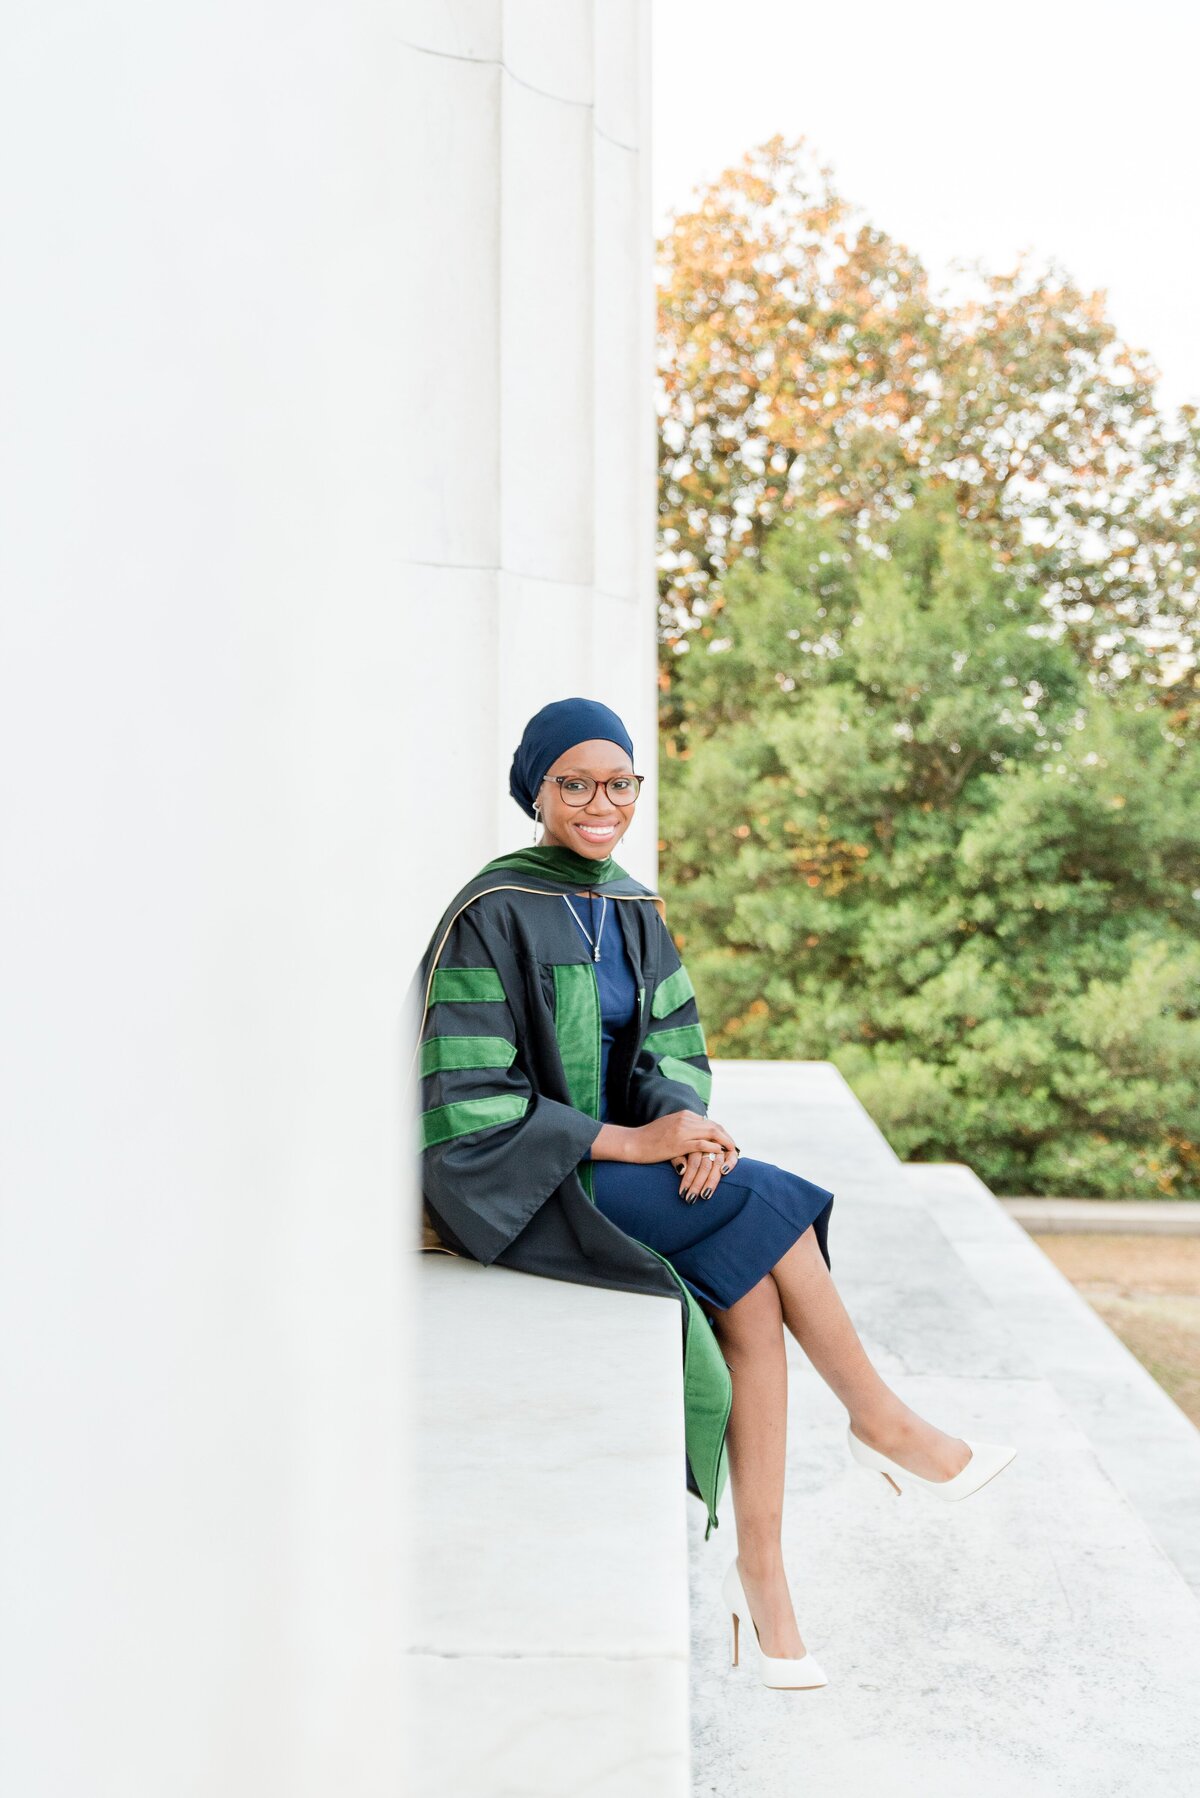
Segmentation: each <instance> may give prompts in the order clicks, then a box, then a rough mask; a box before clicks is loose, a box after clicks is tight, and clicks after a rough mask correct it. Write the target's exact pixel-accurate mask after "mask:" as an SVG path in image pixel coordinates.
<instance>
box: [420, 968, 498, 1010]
mask: <svg viewBox="0 0 1200 1798" xmlns="http://www.w3.org/2000/svg"><path fill="white" fill-rule="evenodd" d="M505 997H506V995H505V991H504V983H503V981H502V980H501V979H500V976H499V974H497V972H496V970H495V968H438V969H437V970H436V971H435V973H434V976H433V986H432V988H431V990H430V994H429V1003H430V1004H431V1005H439V1004H443V1003H445V1002H446V1001H447V1000H450V1001H454V1000H456V999H457V1000H460V1001H465V1002H466V1003H467V1004H474V1003H475V1002H477V1001H478V1000H480V999H496V1000H501V1001H503V1000H504V999H505Z"/></svg>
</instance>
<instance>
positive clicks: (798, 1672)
mask: <svg viewBox="0 0 1200 1798" xmlns="http://www.w3.org/2000/svg"><path fill="white" fill-rule="evenodd" d="M721 1597H722V1598H723V1599H724V1600H725V1608H726V1610H727V1611H729V1612H731V1613H732V1616H733V1665H734V1666H735V1667H736V1666H737V1664H738V1619H739V1618H741V1620H742V1622H743V1623H750V1624H753V1625H754V1639H755V1641H756V1642H757V1643H758V1654H759V1660H760V1662H761V1666H762V1682H763V1685H764V1686H777V1687H785V1686H786V1687H793V1686H827V1685H828V1684H829V1681H828V1679H827V1678H826V1676H825V1674H824V1672H823V1671H822V1669H821V1667H820V1666H819V1665H818V1663H817V1660H816V1657H815V1656H814V1655H811V1654H801V1655H794V1654H793V1655H787V1654H776V1655H772V1654H764V1653H763V1651H762V1641H761V1639H760V1637H759V1634H758V1625H757V1623H755V1622H754V1619H753V1617H752V1616H751V1615H750V1606H749V1604H748V1603H747V1602H746V1594H745V1591H744V1589H743V1587H742V1576H741V1574H740V1573H739V1572H738V1564H737V1557H736V1555H735V1557H734V1559H733V1560H732V1561H731V1562H730V1563H729V1566H728V1568H727V1570H726V1573H725V1578H724V1579H723V1580H722V1581H721Z"/></svg>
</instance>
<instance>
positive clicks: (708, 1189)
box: [700, 1186, 712, 1199]
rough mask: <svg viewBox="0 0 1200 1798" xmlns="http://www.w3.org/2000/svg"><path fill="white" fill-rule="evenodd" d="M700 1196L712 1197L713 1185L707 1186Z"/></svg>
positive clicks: (703, 1197)
mask: <svg viewBox="0 0 1200 1798" xmlns="http://www.w3.org/2000/svg"><path fill="white" fill-rule="evenodd" d="M700 1197H701V1198H702V1199H711V1198H712V1187H711V1186H706V1187H705V1188H704V1191H703V1192H702V1193H701V1194H700Z"/></svg>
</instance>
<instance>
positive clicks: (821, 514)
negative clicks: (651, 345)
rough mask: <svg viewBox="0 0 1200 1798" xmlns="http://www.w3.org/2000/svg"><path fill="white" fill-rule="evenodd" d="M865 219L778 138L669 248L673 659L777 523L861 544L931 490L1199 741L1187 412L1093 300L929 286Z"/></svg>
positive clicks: (665, 255) (1197, 488) (1195, 463)
mask: <svg viewBox="0 0 1200 1798" xmlns="http://www.w3.org/2000/svg"><path fill="white" fill-rule="evenodd" d="M857 214H858V209H857V208H853V207H851V206H850V205H849V204H848V203H847V201H846V200H845V199H844V198H842V197H841V196H840V195H839V194H838V192H837V191H836V188H835V186H834V183H833V179H832V175H831V172H830V170H829V169H827V168H824V167H821V166H818V165H817V164H816V163H815V161H814V158H813V156H812V155H811V153H810V151H809V150H808V148H807V146H806V144H805V140H804V139H803V138H799V139H796V140H795V141H791V142H789V141H785V140H784V139H783V138H780V137H775V138H772V139H770V140H769V141H768V142H767V143H765V144H763V145H761V146H759V147H758V148H757V149H755V150H753V151H751V152H750V153H749V154H748V155H747V156H746V157H745V158H744V160H743V162H742V164H741V165H740V166H739V167H736V168H731V169H728V170H726V171H725V173H724V174H722V175H721V176H719V177H718V178H717V180H715V181H714V182H712V183H711V184H710V185H709V186H708V187H706V188H705V189H704V190H703V191H702V192H701V193H699V194H698V195H697V196H696V198H695V201H694V203H693V204H692V205H690V206H689V207H687V208H686V209H684V210H683V211H682V212H680V213H679V214H678V216H677V217H676V218H674V220H673V221H672V224H671V227H670V229H669V230H668V231H667V232H666V233H665V235H664V237H663V239H662V241H661V243H660V246H659V249H660V262H661V279H660V285H659V326H658V331H659V345H660V379H661V392H662V405H661V429H660V449H659V466H660V486H659V513H660V540H661V546H662V555H661V594H662V626H663V640H664V662H667V661H669V658H670V653H671V650H672V647H673V644H674V643H675V642H676V641H678V640H679V638H680V636H681V635H682V634H683V633H685V632H686V631H687V630H688V629H689V628H690V627H691V626H692V625H693V624H694V622H695V620H696V619H697V618H698V617H701V616H703V615H704V612H703V608H704V605H705V603H706V602H708V601H710V600H711V599H712V597H713V596H714V595H715V594H717V593H719V592H720V591H721V589H722V584H723V582H724V579H725V576H726V573H727V572H728V570H729V569H730V568H732V567H733V566H735V565H736V563H737V562H738V561H739V560H740V559H742V558H748V559H751V560H753V559H754V558H755V557H756V556H758V555H759V554H760V553H761V548H762V543H763V540H764V538H765V536H766V534H767V532H768V531H769V530H770V529H771V527H772V526H773V525H774V524H775V523H776V522H777V521H778V520H779V519H781V518H783V517H785V516H787V515H788V514H790V513H792V512H795V513H799V514H804V515H806V516H809V517H817V518H823V519H831V520H833V521H834V522H836V523H837V525H838V526H839V527H840V530H841V534H842V536H843V537H844V538H845V539H847V540H849V541H853V540H854V539H855V537H856V536H857V535H858V534H861V533H863V532H871V531H874V530H876V529H877V528H878V527H879V526H880V525H882V524H884V523H886V521H887V520H888V519H889V518H893V517H895V516H896V515H897V513H898V512H900V511H901V510H903V509H904V508H905V507H906V506H907V505H908V504H909V503H910V502H911V500H912V498H913V497H914V496H915V495H916V494H917V493H919V492H920V491H922V490H923V489H924V488H926V487H928V486H931V485H932V486H940V487H944V488H945V489H946V491H947V493H948V494H949V495H950V496H951V497H952V499H953V502H954V505H955V508H956V511H957V514H958V517H959V519H960V521H961V522H962V524H963V526H964V528H965V529H967V530H968V531H969V532H970V533H971V535H972V536H974V537H975V538H976V540H977V541H978V542H979V543H981V544H982V545H984V546H985V547H986V548H987V549H988V550H989V551H990V553H991V557H992V559H993V561H995V562H997V563H999V564H1000V565H1001V566H1008V565H1013V566H1017V565H1020V566H1021V567H1023V568H1024V569H1025V570H1026V572H1027V575H1028V578H1029V580H1030V581H1031V583H1032V585H1033V586H1034V587H1035V588H1036V590H1037V592H1038V594H1039V596H1040V601H1041V603H1042V605H1043V609H1044V612H1045V614H1046V617H1047V619H1048V620H1050V621H1051V622H1052V624H1053V627H1054V629H1055V631H1056V633H1057V634H1059V635H1060V636H1062V637H1063V638H1064V639H1065V640H1067V641H1069V642H1070V644H1071V645H1072V647H1073V649H1074V651H1075V655H1076V658H1077V660H1078V661H1079V662H1080V664H1081V665H1085V666H1087V667H1088V668H1089V670H1090V671H1091V673H1092V674H1093V677H1094V679H1095V680H1096V681H1097V683H1098V684H1100V685H1109V686H1114V687H1115V686H1116V685H1118V684H1119V683H1120V681H1121V680H1122V679H1123V678H1125V677H1126V676H1127V675H1128V674H1129V673H1130V672H1133V673H1136V674H1138V675H1139V677H1140V678H1142V679H1143V680H1144V682H1145V684H1146V687H1147V696H1148V697H1149V698H1151V699H1152V700H1154V701H1155V702H1156V703H1157V704H1159V705H1160V706H1161V707H1162V708H1163V709H1164V710H1165V711H1166V712H1167V713H1168V715H1169V717H1170V719H1171V722H1172V727H1173V728H1175V729H1177V730H1178V729H1183V728H1187V729H1190V730H1191V731H1193V732H1194V733H1195V734H1197V735H1200V682H1198V680H1197V675H1196V659H1195V648H1196V644H1195V625H1196V590H1197V571H1198V569H1200V416H1198V414H1197V410H1196V408H1195V407H1194V406H1185V407H1183V408H1181V409H1180V412H1179V415H1178V418H1177V419H1175V420H1174V421H1170V420H1168V419H1167V418H1165V417H1164V416H1163V414H1162V412H1161V410H1160V408H1159V405H1158V401H1157V398H1156V382H1157V371H1156V370H1155V368H1154V367H1153V365H1152V363H1151V362H1150V360H1149V358H1148V356H1147V355H1146V354H1145V352H1144V351H1141V350H1137V349H1134V348H1131V347H1130V346H1129V345H1127V344H1126V343H1124V342H1123V341H1122V340H1121V338H1120V337H1119V335H1118V333H1117V331H1116V329H1115V327H1114V325H1113V323H1112V322H1111V320H1110V319H1109V318H1108V317H1107V316H1106V309H1105V295H1104V294H1103V293H1102V292H1097V293H1084V292H1082V291H1080V289H1079V288H1078V287H1077V286H1076V285H1075V284H1074V283H1073V282H1072V281H1071V280H1070V278H1069V277H1068V276H1067V275H1066V274H1065V273H1063V272H1062V271H1060V270H1059V269H1057V268H1056V267H1048V268H1045V269H1039V268H1035V267H1031V266H1028V265H1027V263H1026V261H1025V260H1024V259H1022V261H1021V262H1020V263H1019V264H1018V266H1017V267H1016V268H1015V269H1012V270H1008V271H1003V272H998V273H997V272H988V271H986V270H984V269H982V268H979V267H976V268H974V269H973V270H967V271H963V276H964V278H963V279H961V280H960V283H959V289H958V291H957V292H956V293H955V294H954V296H953V297H948V296H946V295H943V294H941V293H935V292H934V291H932V289H931V287H930V283H929V279H928V276H927V274H926V271H925V269H924V267H923V265H922V263H921V262H920V260H919V258H918V257H917V256H916V255H914V254H913V252H912V251H911V250H909V249H908V248H906V247H905V246H904V245H903V244H899V243H897V242H896V241H895V240H894V239H893V238H891V237H889V236H888V235H887V234H886V233H885V232H883V231H881V230H879V229H877V228H875V227H874V226H873V225H871V224H870V223H868V222H866V221H864V220H863V219H862V218H861V217H860V216H857ZM672 721H673V720H672V717H671V714H670V712H669V710H668V713H667V722H668V723H670V722H672Z"/></svg>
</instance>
